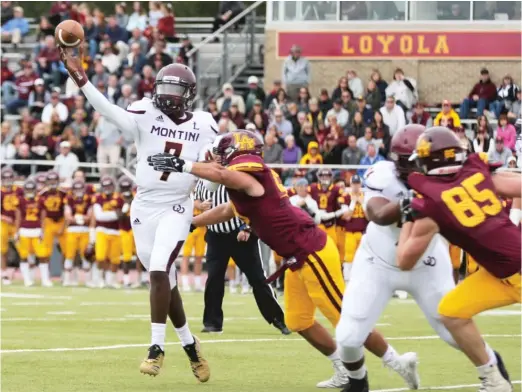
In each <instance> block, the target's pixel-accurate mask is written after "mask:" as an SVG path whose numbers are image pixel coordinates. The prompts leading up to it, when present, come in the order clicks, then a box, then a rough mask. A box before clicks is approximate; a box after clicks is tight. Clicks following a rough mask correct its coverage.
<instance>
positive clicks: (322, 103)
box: [319, 88, 333, 118]
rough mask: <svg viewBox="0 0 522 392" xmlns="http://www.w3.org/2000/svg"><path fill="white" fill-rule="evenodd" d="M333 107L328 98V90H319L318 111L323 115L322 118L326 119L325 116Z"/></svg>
mask: <svg viewBox="0 0 522 392" xmlns="http://www.w3.org/2000/svg"><path fill="white" fill-rule="evenodd" d="M332 107H333V102H332V100H331V99H330V97H329V96H328V90H327V89H325V88H323V89H321V94H320V95H319V109H320V110H321V113H322V114H323V117H324V118H326V114H327V113H328V111H329V110H330V109H332Z"/></svg>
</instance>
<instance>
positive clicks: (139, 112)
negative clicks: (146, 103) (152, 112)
mask: <svg viewBox="0 0 522 392" xmlns="http://www.w3.org/2000/svg"><path fill="white" fill-rule="evenodd" d="M127 111H128V112H129V113H134V114H145V110H130V109H127Z"/></svg>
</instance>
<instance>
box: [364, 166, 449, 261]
mask: <svg viewBox="0 0 522 392" xmlns="http://www.w3.org/2000/svg"><path fill="white" fill-rule="evenodd" d="M364 183H365V185H366V188H367V192H365V197H364V206H363V207H364V210H365V213H366V216H368V215H367V212H366V207H367V203H368V202H369V201H370V200H371V199H372V198H374V197H383V198H385V199H387V200H389V201H391V202H397V201H399V200H400V199H401V198H402V197H403V196H406V194H407V192H408V189H407V188H406V186H405V185H404V184H403V183H402V182H401V181H400V180H399V179H398V177H397V173H396V169H395V164H394V163H393V162H389V161H381V162H377V163H376V164H375V165H373V166H372V167H370V168H369V169H368V170H367V171H366V173H365V175H364ZM400 230H401V229H400V228H399V227H398V225H397V224H393V225H389V226H380V225H378V224H376V223H374V222H371V221H370V223H369V224H368V227H367V228H366V234H365V235H364V237H363V239H362V241H361V246H367V247H368V248H369V249H370V250H371V251H372V252H373V253H374V254H375V255H376V256H377V257H378V259H379V260H376V261H377V262H380V263H384V264H387V265H390V266H393V267H397V263H396V259H395V257H396V249H397V243H398V242H399V234H400ZM440 241H442V237H441V236H440V235H439V234H437V235H436V236H435V237H434V238H433V239H432V241H431V243H430V245H429V246H428V248H427V249H426V252H425V253H424V254H423V255H422V256H421V258H420V260H423V259H424V258H425V257H427V254H429V253H430V251H431V249H432V248H433V246H434V245H435V243H437V242H440ZM419 265H422V263H417V264H416V266H415V267H414V268H417V267H418V266H419Z"/></svg>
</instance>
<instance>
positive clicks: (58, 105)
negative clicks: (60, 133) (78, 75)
mask: <svg viewBox="0 0 522 392" xmlns="http://www.w3.org/2000/svg"><path fill="white" fill-rule="evenodd" d="M54 112H56V113H57V114H58V117H59V119H60V122H63V123H64V122H66V121H67V118H68V117H69V109H68V108H67V106H66V105H65V104H64V103H62V102H60V89H59V88H55V89H53V92H52V93H51V102H49V103H48V104H47V105H45V107H44V108H43V112H42V122H43V123H47V124H50V123H51V116H52V114H53V113H54Z"/></svg>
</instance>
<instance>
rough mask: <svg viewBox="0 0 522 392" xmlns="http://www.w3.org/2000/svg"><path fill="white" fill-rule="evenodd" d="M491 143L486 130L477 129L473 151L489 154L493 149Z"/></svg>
mask: <svg viewBox="0 0 522 392" xmlns="http://www.w3.org/2000/svg"><path fill="white" fill-rule="evenodd" d="M490 141H491V139H490V138H489V134H488V132H487V130H486V129H477V132H476V136H475V139H474V140H473V151H475V152H476V153H479V152H483V153H486V154H487V153H488V152H489V149H490V147H492V145H490V144H491V143H490Z"/></svg>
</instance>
